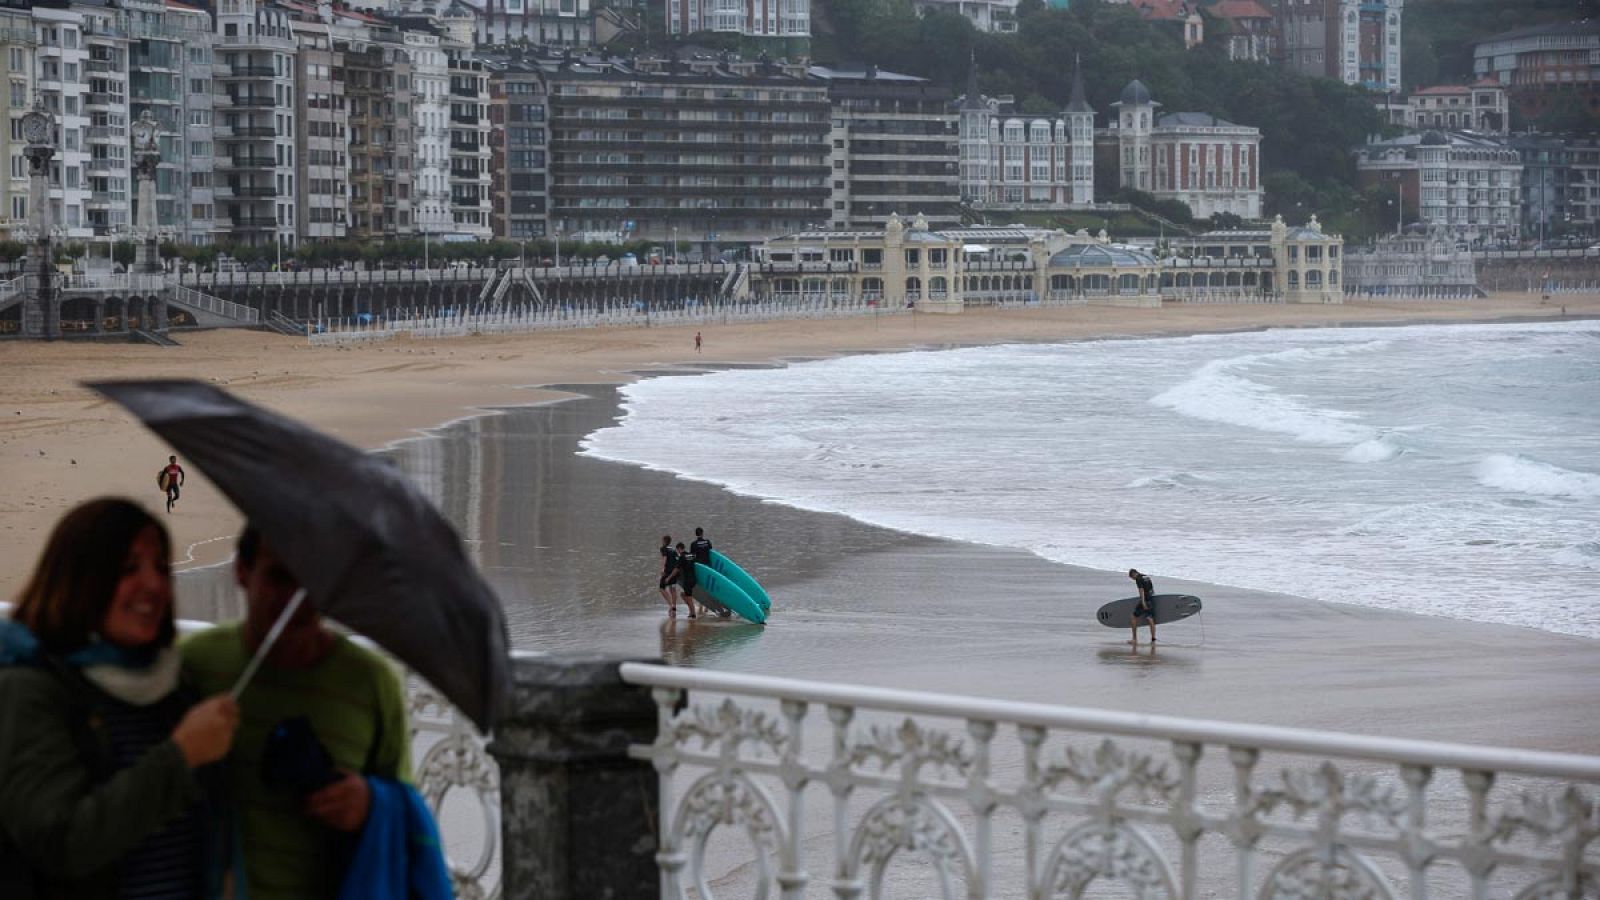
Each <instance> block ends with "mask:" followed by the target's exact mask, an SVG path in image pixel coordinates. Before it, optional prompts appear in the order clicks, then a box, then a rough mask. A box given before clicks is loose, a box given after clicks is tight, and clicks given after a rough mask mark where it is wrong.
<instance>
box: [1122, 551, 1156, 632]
mask: <svg viewBox="0 0 1600 900" xmlns="http://www.w3.org/2000/svg"><path fill="white" fill-rule="evenodd" d="M1128 577H1129V578H1132V579H1133V583H1134V584H1136V585H1138V586H1139V602H1138V603H1137V604H1135V605H1134V607H1133V619H1132V628H1133V640H1131V641H1129V642H1128V643H1130V644H1138V643H1139V621H1140V620H1141V619H1142V620H1144V622H1145V623H1146V624H1148V625H1149V626H1150V643H1152V644H1154V643H1155V642H1156V601H1155V596H1156V589H1155V586H1154V585H1152V584H1151V583H1150V576H1149V575H1146V574H1144V573H1143V572H1141V571H1139V570H1138V569H1129V570H1128Z"/></svg>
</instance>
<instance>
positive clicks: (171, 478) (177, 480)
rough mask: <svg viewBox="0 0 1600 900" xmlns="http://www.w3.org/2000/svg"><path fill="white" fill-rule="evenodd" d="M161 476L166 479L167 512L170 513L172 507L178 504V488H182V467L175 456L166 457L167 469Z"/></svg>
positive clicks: (163, 470) (162, 471)
mask: <svg viewBox="0 0 1600 900" xmlns="http://www.w3.org/2000/svg"><path fill="white" fill-rule="evenodd" d="M161 474H162V475H164V476H166V479H167V481H166V487H167V512H172V505H173V504H174V503H177V502H178V494H179V491H178V488H180V487H182V486H183V466H180V465H178V458H177V457H176V456H169V457H167V467H166V468H165V469H162V470H161Z"/></svg>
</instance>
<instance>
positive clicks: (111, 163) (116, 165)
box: [83, 159, 127, 172]
mask: <svg viewBox="0 0 1600 900" xmlns="http://www.w3.org/2000/svg"><path fill="white" fill-rule="evenodd" d="M83 168H84V169H85V170H86V171H89V172H121V171H123V170H124V169H126V168H127V166H126V165H125V164H124V163H123V161H122V160H120V159H91V160H89V161H88V162H87V163H84V165H83Z"/></svg>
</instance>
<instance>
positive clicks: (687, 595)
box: [678, 541, 695, 619]
mask: <svg viewBox="0 0 1600 900" xmlns="http://www.w3.org/2000/svg"><path fill="white" fill-rule="evenodd" d="M694 585H695V580H694V554H692V553H690V552H689V551H688V550H687V549H685V548H684V546H683V541H679V542H678V590H679V591H681V592H682V593H683V602H684V605H686V606H688V607H689V618H691V619H692V618H694Z"/></svg>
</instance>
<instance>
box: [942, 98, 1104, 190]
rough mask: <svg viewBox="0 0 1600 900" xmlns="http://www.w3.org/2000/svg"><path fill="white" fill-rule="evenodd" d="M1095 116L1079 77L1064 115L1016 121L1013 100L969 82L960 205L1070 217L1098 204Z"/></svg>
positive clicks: (962, 113) (964, 106) (1021, 117)
mask: <svg viewBox="0 0 1600 900" xmlns="http://www.w3.org/2000/svg"><path fill="white" fill-rule="evenodd" d="M1094 141H1095V137H1094V109H1093V108H1091V107H1090V106H1089V103H1088V101H1087V100H1086V99H1085V97H1084V88H1083V72H1082V71H1081V69H1078V70H1076V71H1074V73H1073V77H1072V93H1071V97H1070V98H1069V99H1068V101H1067V105H1066V108H1065V109H1063V110H1062V111H1061V113H1060V114H1059V115H1055V116H1030V115H1024V114H1022V113H1019V112H1018V111H1017V110H1016V109H1015V107H1014V104H1013V102H1012V100H1011V98H1010V97H984V96H982V95H981V94H979V93H978V83H977V78H976V73H974V74H973V75H972V76H971V77H970V78H969V79H968V84H967V93H966V96H965V97H963V98H962V99H961V109H960V172H961V181H960V183H961V197H962V199H963V200H964V201H966V202H967V203H970V204H973V205H974V206H978V207H1001V208H1025V207H1036V208H1043V209H1067V208H1071V207H1083V206H1091V205H1093V204H1094Z"/></svg>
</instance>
